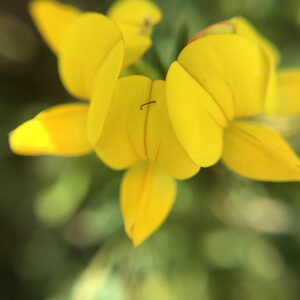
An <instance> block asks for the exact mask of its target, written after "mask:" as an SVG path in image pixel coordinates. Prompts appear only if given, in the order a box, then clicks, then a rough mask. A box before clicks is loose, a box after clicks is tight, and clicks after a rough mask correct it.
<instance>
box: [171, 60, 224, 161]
mask: <svg viewBox="0 0 300 300" xmlns="http://www.w3.org/2000/svg"><path fill="white" fill-rule="evenodd" d="M166 95H167V105H168V110H169V115H170V119H171V123H172V125H173V128H174V131H175V133H176V135H177V137H178V139H179V141H180V143H181V144H182V146H183V148H184V149H185V151H186V152H187V153H188V154H189V156H190V157H191V159H192V160H193V161H194V163H195V164H196V165H198V166H204V167H206V166H210V165H213V164H214V163H216V162H217V161H218V160H219V159H220V157H221V153H222V142H223V139H222V132H223V126H221V125H219V122H218V121H219V120H216V119H215V115H214V114H213V110H214V109H215V112H216V115H220V116H221V117H222V115H221V114H220V111H218V108H217V107H214V101H213V99H212V97H211V96H210V95H209V94H208V93H207V92H206V91H205V90H204V89H203V88H202V87H201V86H200V85H198V84H197V82H196V81H195V80H194V79H193V78H192V77H191V76H189V74H188V73H187V72H186V71H185V70H184V69H183V68H182V67H181V66H180V64H179V63H177V62H174V63H173V64H172V65H171V67H170V69H169V72H168V76H167V83H166ZM206 103H207V104H208V105H210V107H208V108H207V107H205V104H206ZM209 108H211V109H210V110H211V111H212V112H211V111H210V110H209ZM221 117H220V118H221ZM224 126H225V124H224Z"/></svg>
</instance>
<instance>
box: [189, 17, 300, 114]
mask: <svg viewBox="0 0 300 300" xmlns="http://www.w3.org/2000/svg"><path fill="white" fill-rule="evenodd" d="M220 33H231V34H237V35H241V36H243V37H246V38H248V39H250V40H251V41H253V42H255V43H257V44H258V45H259V46H260V47H261V48H262V49H263V51H264V52H265V53H266V54H267V56H268V59H269V63H270V74H271V76H273V78H272V79H271V81H273V85H275V88H274V86H273V88H272V89H273V93H272V91H270V92H271V94H270V95H269V98H268V99H267V100H266V103H265V111H266V113H268V114H276V115H297V114H299V113H300V101H299V99H300V69H299V68H298V69H297V68H291V69H279V70H278V72H277V73H276V72H275V70H276V66H277V65H278V64H279V62H280V53H279V51H278V49H277V48H276V47H275V46H274V45H273V44H272V43H271V42H270V41H268V40H267V39H266V38H265V37H264V36H262V35H261V34H260V33H259V32H258V31H257V30H256V29H255V28H254V27H253V26H252V25H251V24H250V23H249V22H248V21H247V20H246V19H244V18H242V17H235V18H232V19H230V20H227V21H224V22H220V23H217V24H215V25H212V26H210V27H208V28H207V29H205V30H203V31H201V32H199V33H198V34H196V35H195V36H194V37H192V38H191V40H190V42H192V41H194V40H196V39H198V38H200V37H202V36H205V35H209V34H220Z"/></svg>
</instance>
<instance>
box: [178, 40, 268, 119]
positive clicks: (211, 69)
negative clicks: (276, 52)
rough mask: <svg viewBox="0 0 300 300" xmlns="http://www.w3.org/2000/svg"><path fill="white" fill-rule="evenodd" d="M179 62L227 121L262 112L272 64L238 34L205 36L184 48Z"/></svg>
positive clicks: (254, 45) (254, 46) (262, 53)
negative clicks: (208, 95) (207, 94)
mask: <svg viewBox="0 0 300 300" xmlns="http://www.w3.org/2000/svg"><path fill="white" fill-rule="evenodd" d="M178 62H179V64H180V65H181V66H182V67H183V68H184V69H185V70H186V71H187V73H188V74H189V75H190V77H192V78H194V79H195V80H196V81H197V82H198V84H199V85H201V86H202V87H203V88H204V89H205V90H206V91H207V93H209V94H210V95H211V96H212V98H213V100H214V101H215V103H216V105H217V106H218V107H219V108H220V110H221V111H222V112H223V114H224V115H225V116H226V117H227V119H229V120H231V119H232V116H234V118H238V117H247V116H252V115H255V114H257V113H261V112H262V110H263V106H264V101H265V97H266V92H267V91H266V85H268V82H269V68H270V64H269V62H268V60H267V58H266V56H265V54H264V52H263V51H261V50H260V48H259V47H258V46H257V45H256V44H254V43H253V42H251V41H250V40H249V39H246V38H244V37H242V36H239V35H236V34H217V35H208V36H204V37H203V38H201V39H198V40H196V41H194V42H193V43H191V44H189V45H188V46H187V47H185V48H184V49H183V51H182V52H181V53H180V55H179V57H178ZM212 113H213V114H214V115H215V114H216V113H215V112H212ZM218 119H219V118H218ZM219 122H220V121H219Z"/></svg>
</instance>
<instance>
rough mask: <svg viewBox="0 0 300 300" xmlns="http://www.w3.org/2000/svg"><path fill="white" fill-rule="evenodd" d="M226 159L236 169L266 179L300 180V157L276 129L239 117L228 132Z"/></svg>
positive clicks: (242, 173)
mask: <svg viewBox="0 0 300 300" xmlns="http://www.w3.org/2000/svg"><path fill="white" fill-rule="evenodd" d="M222 160H223V162H224V163H225V165H226V166H227V167H228V168H229V169H231V170H233V171H235V172H236V173H238V174H240V175H242V176H245V177H249V178H252V179H257V180H264V181H300V160H299V158H298V157H297V155H296V154H295V153H294V152H293V150H292V149H291V148H290V146H289V145H288V144H287V143H286V142H285V141H284V140H283V138H282V137H280V136H279V135H278V134H277V133H276V132H275V131H274V130H272V129H270V128H268V127H265V126H262V125H260V124H256V123H252V122H246V121H237V122H234V123H232V124H231V125H230V126H229V127H228V128H227V129H226V131H225V133H224V150H223V155H222Z"/></svg>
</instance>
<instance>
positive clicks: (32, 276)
mask: <svg viewBox="0 0 300 300" xmlns="http://www.w3.org/2000/svg"><path fill="white" fill-rule="evenodd" d="M68 3H71V4H73V5H76V6H78V7H80V8H82V9H83V10H93V11H99V12H103V13H104V12H105V11H106V10H107V8H108V7H109V6H110V4H111V3H112V1H108V0H106V1H102V0H69V1H68ZM156 3H157V4H158V5H159V6H160V7H161V9H162V11H163V14H164V19H163V21H162V23H161V24H159V25H158V26H157V27H156V28H155V32H154V35H153V43H154V46H153V47H152V48H151V49H150V50H149V52H148V53H147V55H146V56H145V57H144V60H143V62H142V63H138V64H137V65H135V66H133V67H132V68H131V69H130V70H129V72H133V73H142V74H146V75H149V76H151V77H160V78H164V76H165V72H166V70H167V67H168V65H169V64H170V62H172V61H173V60H174V59H175V58H176V56H177V54H178V52H179V51H180V49H181V48H182V47H183V46H184V45H185V44H186V41H187V39H188V37H191V36H192V35H193V34H195V33H196V32H198V31H200V30H201V29H203V28H205V27H206V26H208V25H210V24H213V23H216V22H219V21H222V20H224V19H227V18H230V17H233V16H236V15H243V16H244V17H246V18H248V19H249V20H250V21H251V22H252V23H253V24H254V25H255V26H256V27H257V28H258V29H259V30H260V31H261V32H262V33H264V34H265V35H266V36H267V37H268V38H269V39H270V40H271V41H273V42H274V43H275V44H276V45H277V46H278V47H279V49H280V50H281V53H282V63H281V66H283V67H286V66H296V67H297V66H298V67H300V52H299V51H300V2H299V0H285V1H283V0H282V1H281V0H244V1H241V0H213V1H212V0H198V1H196V0H195V1H193V0H185V1H182V0H157V1H156ZM27 4H28V2H27V1H24V0H10V1H6V0H5V1H4V0H1V2H0V186H1V188H0V224H1V226H0V243H1V244H0V299H3V300H6V299H29V300H35V299H47V300H64V299H75V300H94V299H95V300H123V299H124V300H153V299H155V300H169V299H170V300H182V299H189V300H194V299H195V300H196V299H197V300H198V299H200V300H268V299H270V300H271V299H272V300H279V299H280V300H299V299H300V221H299V219H300V184H299V183H264V182H255V181H251V180H247V179H244V178H241V177H239V176H238V175H235V174H233V173H231V172H230V171H228V170H227V169H225V168H224V166H223V165H222V164H218V165H216V166H214V167H213V168H209V169H202V171H201V172H200V173H199V174H198V175H197V176H195V177H194V178H192V179H190V180H187V181H185V182H179V184H178V195H177V200H176V204H175V206H174V208H173V210H172V212H171V214H170V216H169V218H168V219H167V221H166V222H165V224H164V225H163V226H162V227H161V228H160V229H159V230H158V231H157V232H156V233H155V234H154V235H153V236H152V237H151V238H150V239H149V240H147V241H146V242H145V243H144V244H142V246H140V247H138V248H136V249H135V248H133V247H132V246H131V243H130V241H129V240H128V238H127V237H126V236H125V233H124V230H123V225H122V217H121V212H120V207H119V197H118V194H119V184H120V180H121V176H122V172H114V171H112V170H110V169H108V168H107V167H106V166H104V165H103V164H102V163H101V162H100V161H99V160H98V159H97V158H96V156H95V155H90V156H87V157H82V158H54V157H19V156H16V155H14V154H12V153H11V152H10V150H9V147H8V143H7V137H8V133H9V131H10V130H12V129H14V128H15V127H16V126H17V125H19V124H20V123H22V122H23V121H25V120H27V119H29V118H31V117H33V116H34V115H35V114H37V113H38V112H40V111H41V110H42V109H44V108H47V107H49V106H52V105H55V104H58V103H63V102H67V101H72V99H71V98H70V96H69V95H68V94H67V93H66V91H65V90H64V88H63V86H62V84H61V83H60V80H59V77H58V74H57V65H56V58H55V56H54V55H53V54H52V53H51V51H50V50H49V49H48V48H47V46H46V44H45V43H44V42H43V40H42V39H41V37H40V35H39V34H38V32H37V30H36V29H35V28H34V26H33V24H32V21H31V19H30V16H29V14H28V11H27ZM149 66H151V67H150V68H149ZM268 122H270V123H271V124H272V125H274V126H275V127H276V128H277V129H279V130H280V132H281V133H282V134H284V135H285V136H286V137H287V138H288V140H289V141H290V143H291V144H292V145H293V146H294V148H295V149H296V151H297V153H298V154H300V133H299V129H300V124H299V123H300V122H299V119H297V118H289V119H287V118H277V119H272V120H268Z"/></svg>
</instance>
